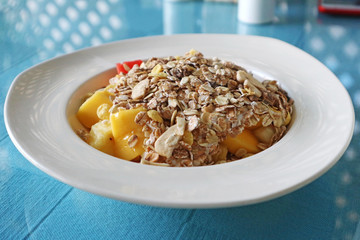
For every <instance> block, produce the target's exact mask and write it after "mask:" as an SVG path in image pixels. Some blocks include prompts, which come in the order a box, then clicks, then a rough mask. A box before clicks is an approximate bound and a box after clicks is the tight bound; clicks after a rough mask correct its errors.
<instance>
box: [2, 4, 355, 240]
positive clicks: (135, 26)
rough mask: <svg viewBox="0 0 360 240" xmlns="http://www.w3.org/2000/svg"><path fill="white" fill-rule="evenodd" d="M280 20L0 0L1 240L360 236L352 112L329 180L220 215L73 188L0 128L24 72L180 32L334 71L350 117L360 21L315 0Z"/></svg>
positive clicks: (182, 8)
mask: <svg viewBox="0 0 360 240" xmlns="http://www.w3.org/2000/svg"><path fill="white" fill-rule="evenodd" d="M275 14H276V20H275V21H274V22H273V23H271V24H264V25H248V24H244V23H241V22H238V21H237V5H236V4H234V3H224V2H222V3H221V2H210V1H204V2H203V1H184V2H179V1H161V0H151V1H150V0H134V1H132V0H128V1H125V0H101V1H70V0H24V1H20V0H9V1H1V2H0V81H1V85H0V101H1V104H0V110H1V111H0V239H24V238H26V239H345V240H349V239H360V224H359V219H360V163H359V158H360V150H359V147H360V139H359V137H360V135H359V124H358V123H359V120H360V118H359V117H358V116H357V117H356V125H355V131H354V136H353V139H352V141H351V143H350V146H349V148H348V149H347V151H346V152H345V154H344V155H343V156H342V158H341V159H340V160H339V162H338V163H337V164H336V165H335V166H334V167H333V168H331V169H330V170H329V171H328V172H327V173H326V174H324V175H323V176H321V177H320V178H318V179H317V180H315V181H314V182H312V183H310V184H309V185H307V186H305V187H303V188H301V189H300V190H297V191H295V192H293V193H290V194H288V195H286V196H283V197H280V198H277V199H274V200H271V201H267V202H263V203H258V204H254V205H250V206H242V207H233V208H225V209H171V208H159V207H151V206H143V205H137V204H133V203H126V202H121V201H116V200H112V199H107V198H104V197H101V196H97V195H94V194H91V193H87V192H84V191H81V190H78V189H76V188H73V187H71V186H69V185H66V184H64V183H61V182H59V181H57V180H55V179H53V178H51V177H49V176H48V175H46V174H45V173H43V172H41V171H40V170H38V169H37V168H36V167H35V166H33V165H32V164H31V163H29V162H28V161H27V160H26V159H25V158H24V157H23V156H22V155H21V154H20V153H19V152H18V150H17V149H16V148H15V146H14V145H13V143H12V142H11V140H10V138H9V136H8V133H7V131H6V129H5V125H4V118H3V105H4V101H5V97H6V94H7V91H8V89H9V87H10V84H11V83H12V81H13V79H14V78H15V77H16V75H18V74H19V73H20V72H22V71H23V70H25V69H27V68H29V67H31V66H33V65H35V64H38V63H40V62H42V61H45V60H47V59H50V58H53V57H55V56H58V55H62V54H66V53H70V52H73V51H76V50H78V49H82V48H85V47H90V46H94V45H99V44H103V43H107V42H112V41H116V40H121V39H128V38H136V37H143V36H150V35H163V34H178V33H231V34H240V35H261V36H268V37H273V38H278V39H280V40H283V41H286V42H288V43H290V44H292V45H295V46H297V47H299V48H301V49H303V50H304V51H306V52H308V53H309V54H311V55H312V56H314V57H315V58H317V59H319V60H320V61H321V62H322V63H324V64H325V65H326V66H327V67H328V68H329V69H330V70H331V71H333V72H334V73H335V74H336V76H337V77H338V78H339V79H340V81H341V82H342V84H343V85H344V86H345V87H346V89H347V90H348V92H349V94H350V95H351V98H352V101H353V104H354V108H355V113H356V114H357V113H358V112H359V107H360V77H359V76H360V18H358V17H345V16H330V15H324V14H319V13H318V11H317V1H316V0H307V1H302V0H294V1H285V0H277V1H276V11H275ZM274 57H276V56H274ZM314 81H316V79H314Z"/></svg>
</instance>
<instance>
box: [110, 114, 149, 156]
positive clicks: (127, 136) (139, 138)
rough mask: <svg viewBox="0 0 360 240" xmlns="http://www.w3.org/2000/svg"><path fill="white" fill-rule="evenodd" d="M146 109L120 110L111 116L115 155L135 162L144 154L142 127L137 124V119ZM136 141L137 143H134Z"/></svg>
mask: <svg viewBox="0 0 360 240" xmlns="http://www.w3.org/2000/svg"><path fill="white" fill-rule="evenodd" d="M140 111H146V109H145V108H142V107H141V108H135V109H129V110H120V111H118V112H116V113H112V114H111V115H110V121H111V128H112V133H113V136H114V139H115V155H116V156H117V157H119V158H122V159H125V160H133V159H134V158H136V157H138V156H140V155H141V154H142V153H143V152H144V147H143V142H144V139H145V137H144V133H143V132H142V126H140V125H138V124H136V123H135V117H136V115H137V114H138V113H139V112H140ZM134 141H136V142H134Z"/></svg>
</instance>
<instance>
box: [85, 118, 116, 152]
mask: <svg viewBox="0 0 360 240" xmlns="http://www.w3.org/2000/svg"><path fill="white" fill-rule="evenodd" d="M88 144H89V145H91V146H92V147H94V148H96V149H98V150H100V151H102V152H104V153H107V154H110V155H114V153H115V152H114V150H115V141H114V137H113V134H112V130H111V125H110V121H108V120H104V121H100V122H98V123H96V124H94V125H93V126H92V127H91V130H90V135H89V139H88Z"/></svg>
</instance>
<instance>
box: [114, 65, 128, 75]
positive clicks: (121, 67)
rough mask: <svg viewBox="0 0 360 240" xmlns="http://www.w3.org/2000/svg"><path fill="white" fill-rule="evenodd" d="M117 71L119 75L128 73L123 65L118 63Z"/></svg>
mask: <svg viewBox="0 0 360 240" xmlns="http://www.w3.org/2000/svg"><path fill="white" fill-rule="evenodd" d="M116 70H117V72H118V74H120V73H127V71H126V70H125V68H124V66H123V65H122V63H117V64H116Z"/></svg>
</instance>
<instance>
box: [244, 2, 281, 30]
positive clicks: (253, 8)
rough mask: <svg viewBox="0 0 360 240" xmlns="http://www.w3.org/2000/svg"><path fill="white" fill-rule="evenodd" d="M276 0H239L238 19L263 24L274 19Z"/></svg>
mask: <svg viewBox="0 0 360 240" xmlns="http://www.w3.org/2000/svg"><path fill="white" fill-rule="evenodd" d="M274 9H275V2H274V0H238V20H240V21H241V22H245V23H251V24H263V23H269V22H272V21H273V19H274Z"/></svg>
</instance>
